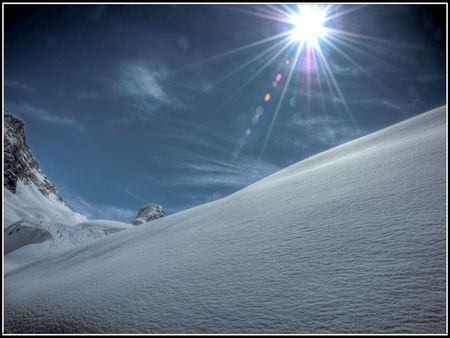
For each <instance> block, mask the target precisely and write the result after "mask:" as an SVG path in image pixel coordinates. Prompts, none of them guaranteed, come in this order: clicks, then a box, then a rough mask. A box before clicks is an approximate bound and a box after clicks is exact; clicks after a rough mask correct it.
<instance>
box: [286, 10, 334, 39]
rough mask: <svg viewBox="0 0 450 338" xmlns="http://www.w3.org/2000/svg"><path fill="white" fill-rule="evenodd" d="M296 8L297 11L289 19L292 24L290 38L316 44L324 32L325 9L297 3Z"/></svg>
mask: <svg viewBox="0 0 450 338" xmlns="http://www.w3.org/2000/svg"><path fill="white" fill-rule="evenodd" d="M298 10H299V11H298V13H295V14H293V15H292V16H291V17H290V20H289V22H290V23H291V24H292V25H293V26H294V27H293V28H292V29H291V31H290V38H291V40H292V41H295V42H300V43H304V42H306V43H308V44H309V45H316V44H317V43H318V41H319V39H320V38H323V37H324V36H325V33H326V28H325V26H324V22H325V21H326V13H325V10H324V9H322V8H320V7H319V6H317V5H316V6H314V5H299V8H298Z"/></svg>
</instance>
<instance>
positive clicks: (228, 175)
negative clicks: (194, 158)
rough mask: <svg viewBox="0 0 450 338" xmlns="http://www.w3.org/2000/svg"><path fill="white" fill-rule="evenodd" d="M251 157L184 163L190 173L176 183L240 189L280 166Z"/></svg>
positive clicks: (278, 168)
mask: <svg viewBox="0 0 450 338" xmlns="http://www.w3.org/2000/svg"><path fill="white" fill-rule="evenodd" d="M256 163H257V160H256V159H252V158H242V157H241V158H238V159H236V160H234V161H220V160H211V161H209V162H205V163H201V164H185V168H186V169H188V170H189V171H190V172H191V173H190V174H188V175H186V176H184V177H183V178H182V179H181V181H180V182H178V184H186V185H202V184H208V185H214V186H220V187H225V188H230V189H240V188H243V187H246V186H247V185H249V184H252V183H254V182H255V181H257V180H258V179H261V178H263V177H266V176H268V175H270V174H273V173H274V172H276V171H278V170H280V169H281V168H280V167H278V166H276V165H274V164H271V163H268V162H263V161H260V162H259V164H258V166H256Z"/></svg>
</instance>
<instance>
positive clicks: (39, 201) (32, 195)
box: [3, 181, 87, 225]
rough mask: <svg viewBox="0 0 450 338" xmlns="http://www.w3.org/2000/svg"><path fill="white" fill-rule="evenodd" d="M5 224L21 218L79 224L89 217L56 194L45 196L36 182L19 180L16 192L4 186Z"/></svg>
mask: <svg viewBox="0 0 450 338" xmlns="http://www.w3.org/2000/svg"><path fill="white" fill-rule="evenodd" d="M3 190H4V195H5V201H4V203H5V206H4V210H5V225H10V224H12V223H14V222H17V221H20V220H34V221H47V222H54V223H60V224H77V223H81V222H84V221H87V218H86V217H85V216H83V215H80V214H79V213H76V212H74V211H72V210H71V209H70V208H69V207H68V206H67V205H66V204H64V202H62V201H59V200H58V199H56V198H55V197H54V195H49V196H44V195H43V194H42V193H41V192H40V191H39V190H38V189H37V188H36V186H35V185H34V184H24V183H22V182H21V181H18V182H17V187H16V193H15V194H13V193H12V192H11V191H9V190H8V189H6V188H4V189H3Z"/></svg>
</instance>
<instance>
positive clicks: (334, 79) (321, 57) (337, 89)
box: [317, 48, 359, 131]
mask: <svg viewBox="0 0 450 338" xmlns="http://www.w3.org/2000/svg"><path fill="white" fill-rule="evenodd" d="M317 53H318V55H319V58H320V59H322V61H323V62H322V64H323V65H324V67H325V71H326V72H328V74H329V76H330V79H331V83H332V84H333V85H334V88H335V89H336V92H337V93H338V95H339V98H340V99H341V100H342V104H343V105H344V108H345V110H346V112H347V114H348V117H349V118H350V121H351V122H352V124H353V126H354V128H355V129H356V130H357V131H359V129H358V126H357V125H356V122H355V119H354V117H353V114H352V112H351V111H350V108H349V107H348V104H347V100H346V99H345V97H344V95H343V94H342V91H341V88H340V87H339V84H338V83H337V81H336V78H335V77H334V75H333V72H332V71H331V69H330V66H329V65H328V62H327V60H326V58H325V55H323V51H322V49H321V48H317Z"/></svg>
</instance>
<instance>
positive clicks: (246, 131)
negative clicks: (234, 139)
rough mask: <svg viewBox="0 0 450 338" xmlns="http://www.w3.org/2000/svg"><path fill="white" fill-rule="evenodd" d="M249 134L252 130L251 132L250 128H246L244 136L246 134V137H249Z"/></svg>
mask: <svg viewBox="0 0 450 338" xmlns="http://www.w3.org/2000/svg"><path fill="white" fill-rule="evenodd" d="M251 133H252V130H251V129H250V128H247V129H246V130H245V134H246V135H247V136H249V135H250V134H251Z"/></svg>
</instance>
